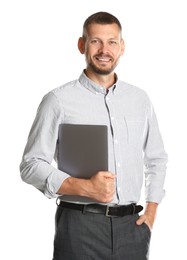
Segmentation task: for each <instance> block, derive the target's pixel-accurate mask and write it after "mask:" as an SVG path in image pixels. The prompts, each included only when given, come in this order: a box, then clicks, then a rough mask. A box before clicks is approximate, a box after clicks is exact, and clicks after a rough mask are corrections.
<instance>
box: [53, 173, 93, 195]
mask: <svg viewBox="0 0 187 260" xmlns="http://www.w3.org/2000/svg"><path fill="white" fill-rule="evenodd" d="M89 186H90V185H89V181H88V180H86V179H78V178H74V177H69V178H67V179H65V180H64V181H63V183H62V185H61V186H60V188H59V190H58V192H57V194H59V195H78V196H85V197H89V193H88V190H89Z"/></svg>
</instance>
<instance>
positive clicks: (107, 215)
mask: <svg viewBox="0 0 187 260" xmlns="http://www.w3.org/2000/svg"><path fill="white" fill-rule="evenodd" d="M109 210H110V207H109V206H108V205H107V206H106V211H105V216H106V217H112V215H110V214H109Z"/></svg>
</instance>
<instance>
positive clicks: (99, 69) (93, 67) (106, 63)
mask: <svg viewBox="0 0 187 260" xmlns="http://www.w3.org/2000/svg"><path fill="white" fill-rule="evenodd" d="M78 48H79V50H80V52H81V53H82V54H85V56H86V63H87V70H88V71H90V72H93V73H95V74H100V75H108V74H110V73H111V72H113V70H114V69H115V67H116V66H117V64H118V62H119V59H120V56H121V55H122V54H123V52H124V41H123V39H122V27H121V24H120V22H119V20H118V19H117V18H116V17H115V16H113V15H112V14H109V13H106V12H98V13H95V14H92V15H91V16H89V17H88V18H87V19H86V21H85V22H84V25H83V35H82V37H80V38H79V41H78Z"/></svg>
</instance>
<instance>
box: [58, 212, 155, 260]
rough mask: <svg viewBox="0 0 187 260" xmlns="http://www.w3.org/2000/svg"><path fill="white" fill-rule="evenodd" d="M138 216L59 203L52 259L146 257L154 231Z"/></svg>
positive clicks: (143, 259) (134, 259) (141, 259)
mask: <svg viewBox="0 0 187 260" xmlns="http://www.w3.org/2000/svg"><path fill="white" fill-rule="evenodd" d="M137 219H138V214H135V215H133V216H132V215H131V216H125V217H106V216H104V215H102V214H94V213H85V214H84V213H82V212H81V211H78V210H72V209H66V208H62V207H58V208H57V212H56V231H55V239H54V254H53V260H147V259H148V251H149V242H150V237H151V232H150V230H149V228H148V226H147V225H146V224H142V225H141V226H137V225H136V223H135V222H136V220H137Z"/></svg>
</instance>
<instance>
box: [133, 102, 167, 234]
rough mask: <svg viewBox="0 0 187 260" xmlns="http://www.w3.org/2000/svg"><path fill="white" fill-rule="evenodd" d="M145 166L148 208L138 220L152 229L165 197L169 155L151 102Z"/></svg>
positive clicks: (145, 147)
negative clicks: (164, 187) (158, 209)
mask: <svg viewBox="0 0 187 260" xmlns="http://www.w3.org/2000/svg"><path fill="white" fill-rule="evenodd" d="M144 164H145V169H146V170H145V196H146V208H145V212H144V214H143V215H142V216H141V217H140V218H139V219H138V221H137V224H138V225H141V224H142V223H143V222H145V223H146V224H147V225H148V226H149V228H150V229H152V227H153V224H154V221H155V218H156V212H157V208H158V205H159V203H160V202H161V201H162V199H163V197H164V195H165V191H164V189H163V186H164V180H165V174H166V164H167V154H166V152H165V150H164V145H163V141H162V137H161V134H160V131H159V127H158V122H157V118H156V115H155V112H154V110H153V107H152V105H151V103H150V102H149V105H148V129H147V136H146V141H145V145H144Z"/></svg>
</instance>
